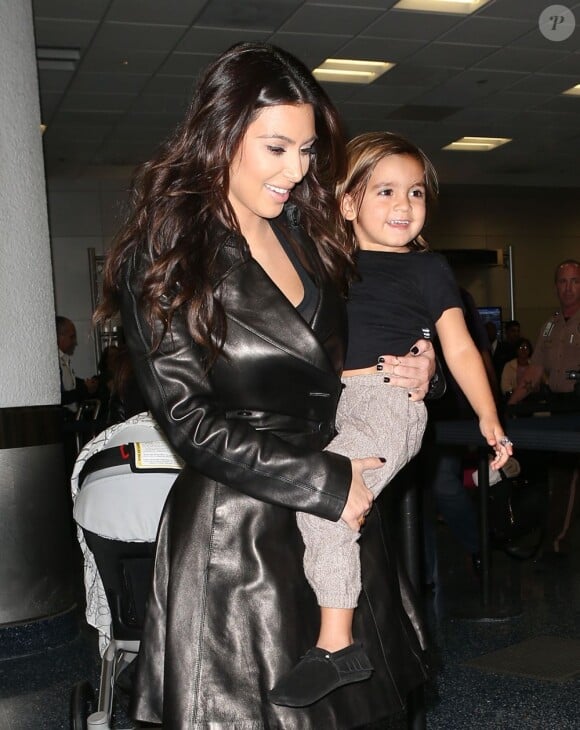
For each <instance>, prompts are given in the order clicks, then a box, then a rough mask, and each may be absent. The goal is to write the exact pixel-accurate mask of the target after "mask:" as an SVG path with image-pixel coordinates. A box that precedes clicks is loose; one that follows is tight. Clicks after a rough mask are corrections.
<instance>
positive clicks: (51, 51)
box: [33, 0, 580, 214]
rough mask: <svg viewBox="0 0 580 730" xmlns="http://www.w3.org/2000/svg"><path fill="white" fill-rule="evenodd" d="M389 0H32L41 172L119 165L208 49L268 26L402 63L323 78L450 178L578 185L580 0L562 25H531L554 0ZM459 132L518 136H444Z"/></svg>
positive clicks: (368, 120) (170, 107)
mask: <svg viewBox="0 0 580 730" xmlns="http://www.w3.org/2000/svg"><path fill="white" fill-rule="evenodd" d="M396 1H397V0H305V1H304V0H33V12H34V21H35V32H36V46H37V56H38V58H39V62H38V63H39V82H40V98H41V109H42V121H43V123H44V124H46V125H47V129H46V132H45V134H44V147H45V159H46V166H47V172H48V174H49V175H56V174H65V173H66V174H73V175H79V176H83V175H88V174H98V175H110V174H117V175H126V174H127V173H128V168H133V167H134V166H135V165H137V164H138V163H139V162H141V161H143V160H145V159H147V158H148V156H149V155H150V154H151V153H152V151H153V150H154V149H155V147H156V146H157V144H158V143H159V142H160V141H161V140H162V139H163V138H164V137H166V136H167V134H168V133H169V131H170V130H171V129H172V128H173V127H174V126H175V124H176V123H177V122H178V120H179V119H180V117H181V115H182V113H183V111H184V109H185V107H186V105H187V103H188V100H189V98H190V95H191V93H192V90H193V88H194V84H195V81H196V76H197V75H198V74H199V72H200V71H201V70H202V69H203V68H204V67H205V66H206V65H207V64H208V63H209V62H210V61H211V60H212V59H213V58H214V57H215V56H216V55H218V54H219V53H220V52H222V51H223V50H225V49H226V48H228V47H229V46H230V45H232V44H233V43H235V42H237V41H241V40H263V41H268V42H271V43H274V44H277V45H279V46H282V47H283V48H286V49H287V50H289V51H291V52H292V53H294V54H296V55H297V56H299V57H300V58H301V59H302V60H303V61H304V62H305V63H306V64H307V65H308V66H309V67H310V68H315V67H316V66H318V65H319V64H320V63H321V62H322V61H324V59H326V58H328V57H331V58H355V59H371V60H383V61H390V62H393V63H394V64H396V65H395V66H394V68H392V69H391V70H390V71H388V72H387V73H385V74H384V75H383V76H382V77H380V78H379V79H377V80H376V81H375V82H374V83H372V84H370V85H366V86H363V85H359V84H343V83H339V84H334V83H327V84H325V87H326V89H327V90H328V92H329V93H330V95H331V97H332V99H333V100H334V101H335V103H336V104H337V106H338V107H339V109H340V111H341V113H342V116H343V119H344V121H345V123H346V127H347V130H348V133H349V134H351V135H354V134H357V133H359V132H363V131H367V130H376V129H388V130H392V131H397V132H400V133H402V134H405V135H407V136H409V137H410V138H411V139H413V140H414V141H415V142H417V143H418V144H419V145H420V146H421V147H423V149H424V150H425V151H426V152H427V154H428V155H429V156H430V157H431V159H432V160H433V162H434V163H435V165H436V167H437V169H438V171H439V175H440V178H441V181H442V182H443V183H453V184H490V185H498V184H499V185H534V186H546V187H578V186H579V183H578V180H579V177H578V175H579V167H580V165H579V162H580V96H569V95H563V92H564V91H566V90H568V89H570V88H571V87H574V86H575V85H577V84H580V2H571V1H568V2H564V3H563V6H564V8H566V9H567V10H569V11H571V13H572V16H571V17H572V18H573V19H574V18H575V21H576V24H577V25H576V27H575V30H574V32H573V33H572V35H571V36H570V37H568V38H567V39H566V40H558V39H557V38H556V37H555V36H554V35H552V37H550V38H547V37H545V35H544V34H543V33H542V32H541V31H540V28H539V17H540V14H541V13H542V12H543V11H545V10H546V8H547V7H548V6H550V2H549V1H548V0H541V1H540V0H490V2H488V3H487V4H486V5H484V6H483V7H481V8H480V9H479V10H476V11H475V12H474V13H472V14H471V15H468V16H462V15H457V14H441V13H432V12H428V13H426V12H416V11H409V10H398V9H394V8H393V6H394V5H395V4H396ZM558 6H559V8H560V9H561V8H562V4H558ZM557 12H561V10H560V11H557ZM464 136H493V137H508V138H512V140H513V141H511V142H510V143H508V144H505V145H503V146H501V147H499V148H497V149H495V150H493V151H491V152H485V153H476V152H452V151H443V150H442V148H443V147H444V146H445V145H447V144H449V143H450V142H452V141H454V140H456V139H458V138H459V137H464ZM551 213H552V214H557V211H551Z"/></svg>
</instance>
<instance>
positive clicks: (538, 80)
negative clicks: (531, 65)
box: [511, 74, 578, 94]
mask: <svg viewBox="0 0 580 730" xmlns="http://www.w3.org/2000/svg"><path fill="white" fill-rule="evenodd" d="M577 80H578V77H570V76H556V75H553V76H552V75H548V74H529V75H528V76H524V78H523V79H521V81H517V82H516V83H515V84H514V85H513V86H512V87H511V90H512V91H518V92H519V91H522V92H529V93H531V94H561V93H562V92H563V91H566V90H567V89H569V88H571V87H572V86H574V85H575V84H576V81H577Z"/></svg>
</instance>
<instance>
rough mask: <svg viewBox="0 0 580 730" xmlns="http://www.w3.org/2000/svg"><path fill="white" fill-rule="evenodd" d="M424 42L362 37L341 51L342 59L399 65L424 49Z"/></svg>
mask: <svg viewBox="0 0 580 730" xmlns="http://www.w3.org/2000/svg"><path fill="white" fill-rule="evenodd" d="M423 45H424V44H423V41H412V40H399V39H398V38H371V37H369V36H366V35H360V36H358V37H357V38H353V40H351V41H348V42H347V43H345V45H344V46H343V47H342V48H341V49H340V54H341V57H343V58H355V59H365V60H374V61H392V62H394V63H398V62H399V61H403V60H404V59H405V58H408V57H409V56H410V55H411V54H413V53H415V51H418V50H419V49H420V48H422V47H423Z"/></svg>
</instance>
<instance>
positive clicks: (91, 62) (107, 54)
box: [80, 46, 167, 75]
mask: <svg viewBox="0 0 580 730" xmlns="http://www.w3.org/2000/svg"><path fill="white" fill-rule="evenodd" d="M166 58H167V54H166V53H163V52H159V51H140V50H136V49H134V48H132V47H128V48H125V49H123V50H121V49H118V50H117V49H114V50H113V49H106V48H104V47H103V46H92V47H91V48H89V50H88V51H87V52H86V53H85V55H84V56H83V59H82V62H81V64H80V69H81V70H82V71H95V72H110V73H118V74H121V75H122V74H150V73H154V72H155V71H157V69H158V68H159V67H160V66H161V65H162V63H163V62H164V61H165V59H166Z"/></svg>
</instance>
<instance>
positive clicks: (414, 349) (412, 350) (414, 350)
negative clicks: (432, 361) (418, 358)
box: [411, 345, 419, 355]
mask: <svg viewBox="0 0 580 730" xmlns="http://www.w3.org/2000/svg"><path fill="white" fill-rule="evenodd" d="M411 352H412V353H413V355H417V354H418V353H419V348H418V347H417V345H414V346H413V347H412V348H411Z"/></svg>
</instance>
